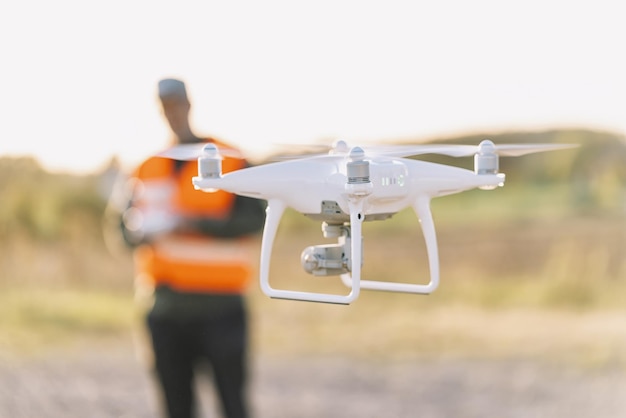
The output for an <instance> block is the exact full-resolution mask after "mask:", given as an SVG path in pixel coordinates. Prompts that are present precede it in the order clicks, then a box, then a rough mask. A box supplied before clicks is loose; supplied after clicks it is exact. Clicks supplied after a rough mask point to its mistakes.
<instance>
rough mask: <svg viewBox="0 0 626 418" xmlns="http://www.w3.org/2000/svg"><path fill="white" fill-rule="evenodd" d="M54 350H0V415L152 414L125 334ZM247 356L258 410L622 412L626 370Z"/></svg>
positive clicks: (433, 415)
mask: <svg viewBox="0 0 626 418" xmlns="http://www.w3.org/2000/svg"><path fill="white" fill-rule="evenodd" d="M57 354H58V356H55V355H53V353H52V352H47V353H45V355H42V356H37V357H32V356H29V357H24V356H20V357H19V359H18V357H16V356H14V355H13V356H10V355H2V356H0V416H1V417H16V418H18V417H29V418H30V417H41V418H45V417H68V418H71V417H77V418H78V417H81V418H82V417H92V418H100V417H102V418H105V417H119V418H143V417H145V418H148V417H155V416H158V414H157V409H156V402H157V399H156V397H155V395H154V392H153V387H152V382H151V380H150V377H149V375H148V373H147V372H146V369H145V368H144V366H143V365H142V364H141V362H140V361H139V360H138V358H137V356H136V355H135V354H134V350H133V343H132V341H131V340H130V339H128V340H124V339H122V340H119V341H117V342H116V343H114V344H113V343H110V342H109V343H105V344H94V343H92V344H91V345H81V346H80V347H75V348H73V349H71V350H63V351H62V352H58V353H57ZM253 364H254V367H253V370H252V372H253V373H252V382H251V383H252V391H251V392H252V405H253V410H254V412H255V413H254V416H255V417H257V418H273V417H276V418H279V417H289V418H308V417H360V418H366V417H372V418H373V417H383V416H384V417H422V418H439V417H468V418H471V417H524V418H528V417H569V418H583V417H585V418H587V417H589V418H592V417H593V418H612V417H615V418H617V417H624V416H626V396H624V393H626V370H624V369H623V368H622V367H617V366H615V367H610V366H602V367H600V368H599V367H595V368H586V367H582V366H577V367H574V366H567V367H566V366H555V365H547V364H543V363H541V362H533V361H529V360H516V361H512V360H497V361H496V360H487V359H481V360H468V359H442V358H438V359H423V360H420V361H417V360H411V361H408V360H405V361H400V360H395V361H384V360H378V361H375V362H366V361H363V360H353V359H348V358H338V357H334V358H323V357H314V358H296V357H294V356H291V357H289V358H282V359H281V358H278V357H277V356H271V355H265V354H259V355H257V356H256V357H255V358H254V362H253ZM205 386H206V384H205ZM205 392H206V393H209V392H210V390H209V389H208V388H207V389H206V391H205ZM202 402H203V408H204V410H205V412H207V414H206V416H216V415H215V414H214V412H213V410H214V400H213V399H212V397H211V396H204V397H203V400H202Z"/></svg>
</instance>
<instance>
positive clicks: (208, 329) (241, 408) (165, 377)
mask: <svg viewBox="0 0 626 418" xmlns="http://www.w3.org/2000/svg"><path fill="white" fill-rule="evenodd" d="M147 321H148V327H149V329H150V333H151V335H152V344H153V349H154V356H155V368H156V373H157V376H158V378H159V382H160V384H161V388H162V389H163V395H164V400H165V404H166V407H167V412H168V416H169V417H170V418H191V417H194V416H195V414H196V412H197V411H196V410H195V409H196V406H197V405H196V400H195V394H194V391H195V388H194V386H193V381H194V371H195V370H196V366H197V365H198V363H199V362H201V361H203V360H205V361H208V364H209V365H210V366H211V370H212V375H213V380H214V383H215V386H216V388H217V393H218V395H219V399H220V402H221V407H222V411H223V413H224V416H225V417H228V418H242V417H246V416H247V415H248V413H247V407H246V399H245V392H246V390H245V389H246V388H245V385H246V371H247V370H246V355H247V353H246V346H247V341H246V340H247V321H246V312H245V310H244V308H243V306H242V307H241V309H236V310H229V311H228V312H227V313H224V314H223V315H211V316H210V317H206V318H196V317H194V318H193V319H185V320H183V319H180V318H176V319H172V318H168V317H162V316H155V315H152V314H149V315H148V319H147Z"/></svg>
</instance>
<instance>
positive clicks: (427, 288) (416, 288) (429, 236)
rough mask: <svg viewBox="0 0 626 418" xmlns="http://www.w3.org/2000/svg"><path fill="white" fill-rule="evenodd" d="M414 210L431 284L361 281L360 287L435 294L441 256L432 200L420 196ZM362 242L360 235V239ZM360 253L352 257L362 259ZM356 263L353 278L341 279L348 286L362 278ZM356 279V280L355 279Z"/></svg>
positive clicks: (349, 276)
mask: <svg viewBox="0 0 626 418" xmlns="http://www.w3.org/2000/svg"><path fill="white" fill-rule="evenodd" d="M413 209H414V210H415V213H416V214H417V216H418V218H419V220H420V223H421V226H422V232H423V234H424V240H425V241H426V251H427V253H428V265H429V270H430V282H429V283H427V284H413V283H395V282H383V281H376V280H360V287H361V288H362V289H368V290H382V291H389V292H402V293H418V294H430V293H432V292H434V291H435V290H436V289H437V287H438V286H439V254H438V250H437V235H436V233H435V224H434V222H433V217H432V214H431V211H430V198H429V197H428V196H420V197H418V198H417V199H416V200H415V202H414V203H413ZM358 241H360V235H359V239H358ZM355 242H357V239H356V238H355V237H353V240H352V243H353V246H354V243H355ZM359 254H360V253H358V252H357V253H355V251H354V250H353V251H352V255H353V256H355V255H357V256H358V257H359V259H360V255H359ZM355 264H356V263H355V262H354V260H353V262H352V267H353V270H352V273H353V274H352V276H354V277H352V276H351V275H350V274H348V273H346V274H342V275H341V279H342V281H343V282H344V284H345V285H346V286H351V285H353V283H354V281H356V280H358V278H359V276H360V270H358V274H359V276H357V275H355V274H354V273H355V272H354V267H355ZM355 277H356V278H355Z"/></svg>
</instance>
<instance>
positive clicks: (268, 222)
mask: <svg viewBox="0 0 626 418" xmlns="http://www.w3.org/2000/svg"><path fill="white" fill-rule="evenodd" d="M285 209H286V204H285V202H283V201H282V200H278V199H271V200H269V201H268V204H267V216H266V219H265V228H264V229H263V238H262V246H261V266H260V284H261V290H263V293H265V294H266V295H267V296H269V297H271V298H276V299H293V300H302V301H310V302H325V303H336V304H344V305H347V304H349V303H351V302H353V301H354V300H355V299H356V298H357V297H358V296H359V282H358V280H354V282H353V285H352V291H351V292H350V293H349V294H347V295H335V294H326V293H315V292H299V291H293V290H281V289H274V288H273V287H272V286H271V285H270V283H269V273H270V260H271V256H272V248H273V246H274V238H275V237H276V232H277V231H278V225H279V223H280V219H281V218H282V216H283V213H284V212H285ZM354 216H355V217H356V216H357V215H356V214H355V215H354ZM359 216H360V218H361V219H362V218H363V215H362V212H359ZM359 233H360V231H359ZM359 241H360V240H359ZM359 251H360V248H359ZM359 269H360V259H359Z"/></svg>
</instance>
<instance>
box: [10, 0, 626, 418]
mask: <svg viewBox="0 0 626 418" xmlns="http://www.w3.org/2000/svg"><path fill="white" fill-rule="evenodd" d="M618 6H619V4H618V2H611V1H599V2H594V3H593V5H592V4H591V3H587V2H565V1H549V2H539V1H528V2H524V3H523V4H522V3H520V4H507V3H503V2H496V1H487V0H485V1H477V2H471V3H466V2H460V1H442V2H436V4H434V3H432V2H430V3H427V2H401V1H388V2H384V4H383V3H380V4H378V3H373V2H372V3H369V2H368V3H364V2H356V1H332V2H331V1H318V2H315V3H311V4H300V3H295V2H287V1H270V2H262V3H254V2H245V1H244V2H229V3H219V2H207V3H204V4H200V3H196V2H187V1H179V2H176V3H174V2H167V1H161V2H150V3H148V2H133V3H128V2H118V1H112V2H107V3H106V4H101V5H93V4H88V3H84V2H78V1H58V2H53V3H49V2H43V1H33V2H22V3H19V4H17V3H16V4H3V5H1V6H0V35H1V36H0V39H2V41H0V42H1V44H0V45H2V54H3V64H2V66H1V67H0V76H2V77H1V80H2V93H1V94H0V97H1V100H0V113H1V114H2V117H1V118H0V138H1V139H0V415H7V416H23V417H30V416H60V415H65V416H77V417H78V416H84V415H85V413H86V412H85V411H89V415H90V416H102V417H110V416H119V417H122V416H124V417H131V416H132V417H135V416H141V417H143V416H145V417H150V416H154V415H155V405H154V402H153V401H154V399H153V397H154V394H153V390H152V386H151V381H150V376H149V373H148V372H147V367H146V364H147V363H148V359H146V357H145V352H144V350H143V349H142V344H143V341H144V335H143V331H142V324H141V322H140V321H141V319H140V318H141V316H140V315H139V314H138V307H137V305H136V304H135V302H134V300H133V292H134V290H133V271H132V260H131V258H130V253H129V252H128V251H127V250H126V249H125V248H124V247H123V246H122V245H121V243H120V242H119V241H118V239H119V237H118V236H117V234H116V232H117V231H116V230H115V221H114V220H113V222H111V219H114V218H110V217H108V216H107V215H108V214H109V213H108V212H107V202H108V199H109V197H110V193H111V190H112V187H113V184H114V182H115V181H116V180H119V179H120V178H123V177H124V175H125V173H127V172H128V170H130V169H131V168H132V167H133V165H134V164H136V163H138V162H139V161H140V160H141V159H143V158H145V157H146V156H148V155H150V154H152V153H154V152H156V151H157V150H159V149H161V148H163V147H165V146H166V145H167V143H168V131H167V128H166V125H165V123H164V121H163V120H162V116H161V114H160V110H159V108H158V105H157V101H156V83H157V81H158V80H159V79H160V78H162V77H168V76H175V77H180V78H182V79H184V80H185V81H186V82H187V84H188V89H189V92H190V96H191V101H192V113H193V125H194V127H195V128H196V130H197V131H198V133H200V134H207V135H215V136H217V137H220V138H223V139H224V140H226V141H230V142H233V143H235V144H236V145H239V146H240V147H242V148H243V149H244V150H246V151H247V152H248V154H249V155H250V156H251V159H252V160H253V161H255V162H257V163H259V164H263V163H266V162H267V158H268V156H270V155H272V154H273V153H276V152H280V151H288V150H290V147H292V148H294V149H296V148H298V147H299V146H300V145H301V144H306V143H329V142H331V141H332V140H334V139H336V138H345V139H347V140H349V141H351V142H355V141H357V142H358V141H360V142H363V143H382V142H384V143H427V142H437V143H471V144H477V143H478V142H479V141H480V140H482V139H485V138H489V139H491V140H493V141H494V142H496V143H507V142H508V143H510V142H516V143H518V142H528V143H533V142H547V143H572V144H578V145H579V147H578V148H575V149H571V150H565V151H559V152H549V153H543V154H536V155H530V156H526V157H521V158H516V159H513V158H511V159H507V158H503V159H501V171H502V172H504V173H506V174H507V184H506V186H505V187H504V188H501V189H498V190H495V191H492V192H489V193H487V192H484V191H480V190H475V191H470V192H467V193H463V194H460V195H455V196H449V197H443V198H439V199H436V200H434V201H433V204H432V209H433V215H434V218H435V225H436V228H437V232H438V238H439V245H440V261H441V286H440V288H439V289H438V290H437V291H436V292H435V293H434V294H432V295H430V296H427V297H422V296H415V295H396V294H387V293H376V292H375V293H369V292H364V293H363V294H362V296H361V297H360V298H359V299H358V300H357V301H356V302H355V303H354V304H352V305H350V306H329V305H319V304H311V303H301V302H291V301H279V300H270V299H268V298H267V297H265V296H264V295H263V294H261V292H260V290H259V289H258V285H257V283H256V282H253V283H252V286H251V289H250V294H249V297H250V300H251V303H252V319H253V330H252V331H253V358H254V361H255V369H254V373H253V389H254V390H253V401H254V405H255V409H256V412H257V415H258V416H259V417H261V416H264V417H295V416H299V417H314V416H353V415H358V416H361V417H364V416H372V417H374V416H382V415H383V414H385V415H386V416H398V417H403V416H406V417H409V416H415V414H416V412H415V411H418V410H419V411H421V412H422V415H423V416H430V417H444V416H465V417H471V416H477V417H478V416H563V415H566V414H567V416H571V417H578V416H579V417H583V416H594V417H618V416H623V415H624V414H625V413H626V401H624V400H623V396H622V394H623V391H624V390H625V389H626V373H625V371H626V370H625V368H626V259H625V258H624V256H623V255H624V252H625V250H626V188H625V184H626V165H625V164H624V162H625V161H626V138H625V134H626V116H625V115H626V113H625V112H624V111H625V108H626V101H625V97H626V81H625V78H624V74H626V60H625V59H624V58H623V53H621V41H622V40H623V39H626V38H625V36H626V25H624V22H623V17H622V15H621V14H620V13H618V8H617V7H618ZM423 158H426V157H423ZM428 159H429V160H430V161H436V162H440V163H445V164H452V165H457V166H461V167H467V168H471V167H472V160H471V159H469V158H468V159H466V158H460V159H453V158H444V157H436V158H428ZM364 234H365V236H364V238H365V249H364V251H365V264H364V272H363V274H364V276H365V278H371V279H379V278H381V277H394V278H395V279H396V280H399V281H403V280H406V281H415V280H416V278H417V279H420V278H422V277H425V275H426V274H427V266H426V265H425V254H424V244H423V239H422V237H421V232H420V230H419V223H418V222H417V220H416V219H415V218H414V216H413V214H412V213H411V212H409V211H406V212H401V213H399V214H397V215H396V216H394V217H393V218H391V219H390V220H387V221H384V222H372V223H367V224H366V225H365V226H364ZM323 241H324V240H323V238H322V236H321V233H320V230H319V224H317V223H315V222H313V221H310V220H308V219H307V218H304V217H302V216H301V215H300V214H298V213H295V212H288V213H287V214H286V218H285V219H284V221H283V223H282V224H281V228H280V230H279V235H278V237H277V242H276V250H275V254H274V258H273V265H275V266H279V267H277V268H276V269H275V270H274V271H273V275H272V280H273V282H275V283H276V284H277V286H284V287H289V288H298V289H303V288H317V287H319V286H324V288H325V289H330V290H333V289H336V290H341V286H340V285H339V284H338V283H337V281H338V279H337V281H334V280H333V278H330V279H323V280H321V281H319V282H318V281H317V280H316V281H315V282H313V281H312V280H311V277H310V276H307V275H306V274H305V273H304V272H303V271H301V268H300V263H299V256H300V252H301V251H302V250H303V249H304V248H305V247H306V246H309V245H313V244H318V243H323ZM207 392H208V391H207ZM203 401H204V402H205V403H206V408H207V409H210V408H212V405H213V404H214V400H212V399H204V400H203ZM338 410H342V411H345V414H344V413H341V414H340V413H337V411H338Z"/></svg>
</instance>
